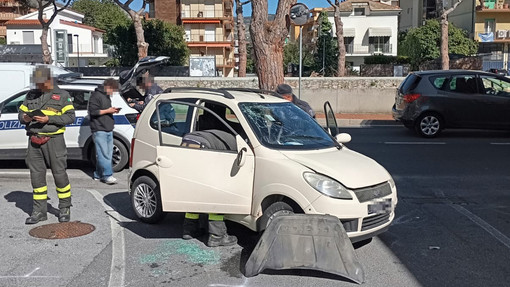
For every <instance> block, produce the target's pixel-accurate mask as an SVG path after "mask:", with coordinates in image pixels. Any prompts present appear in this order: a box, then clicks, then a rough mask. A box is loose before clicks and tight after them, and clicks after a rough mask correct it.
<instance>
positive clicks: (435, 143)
mask: <svg viewBox="0 0 510 287" xmlns="http://www.w3.org/2000/svg"><path fill="white" fill-rule="evenodd" d="M384 144H394V145H398V144H401V145H443V144H446V143H445V142H384Z"/></svg>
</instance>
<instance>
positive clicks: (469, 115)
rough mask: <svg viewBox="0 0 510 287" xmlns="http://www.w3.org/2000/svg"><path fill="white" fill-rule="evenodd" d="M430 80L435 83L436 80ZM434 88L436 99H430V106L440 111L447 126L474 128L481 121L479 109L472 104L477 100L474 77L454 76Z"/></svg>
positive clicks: (476, 87) (471, 75)
mask: <svg viewBox="0 0 510 287" xmlns="http://www.w3.org/2000/svg"><path fill="white" fill-rule="evenodd" d="M431 80H432V81H433V82H434V83H435V82H436V80H437V79H434V78H431ZM434 85H435V84H434ZM436 88H439V90H438V92H437V94H438V97H435V98H434V99H431V103H430V105H431V107H434V108H437V109H440V110H439V112H440V113H441V114H443V116H444V117H445V120H446V122H447V123H448V126H455V127H474V126H476V125H477V124H478V123H479V122H480V121H481V120H482V119H481V117H482V114H481V112H480V110H479V108H478V107H477V106H476V105H474V104H473V103H474V101H475V100H476V99H478V98H479V96H478V85H477V80H476V75H474V74H454V75H451V76H450V77H449V78H448V79H447V80H446V81H444V84H442V85H441V87H437V86H436ZM431 98H432V97H431Z"/></svg>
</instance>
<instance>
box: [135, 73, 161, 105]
mask: <svg viewBox="0 0 510 287" xmlns="http://www.w3.org/2000/svg"><path fill="white" fill-rule="evenodd" d="M137 85H138V86H139V87H140V89H142V90H143V91H144V98H143V101H133V100H131V99H128V102H130V103H129V106H130V107H132V108H134V109H135V110H137V111H139V112H140V113H141V112H142V111H143V109H145V107H146V106H147V104H148V103H149V102H150V101H151V100H152V98H154V96H155V95H159V94H161V93H162V92H163V89H162V88H160V87H159V86H158V84H156V83H154V77H152V76H151V75H150V74H149V73H148V72H147V73H145V74H144V75H143V76H141V77H140V78H138V81H137Z"/></svg>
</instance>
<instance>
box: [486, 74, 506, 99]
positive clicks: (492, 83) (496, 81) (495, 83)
mask: <svg viewBox="0 0 510 287" xmlns="http://www.w3.org/2000/svg"><path fill="white" fill-rule="evenodd" d="M480 78H481V79H482V86H483V93H484V94H486V95H497V96H505V97H508V96H510V81H508V80H506V79H500V78H496V77H491V76H480Z"/></svg>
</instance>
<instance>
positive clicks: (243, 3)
mask: <svg viewBox="0 0 510 287" xmlns="http://www.w3.org/2000/svg"><path fill="white" fill-rule="evenodd" d="M250 2H251V0H248V1H244V2H241V6H243V5H246V4H248V3H250Z"/></svg>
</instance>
